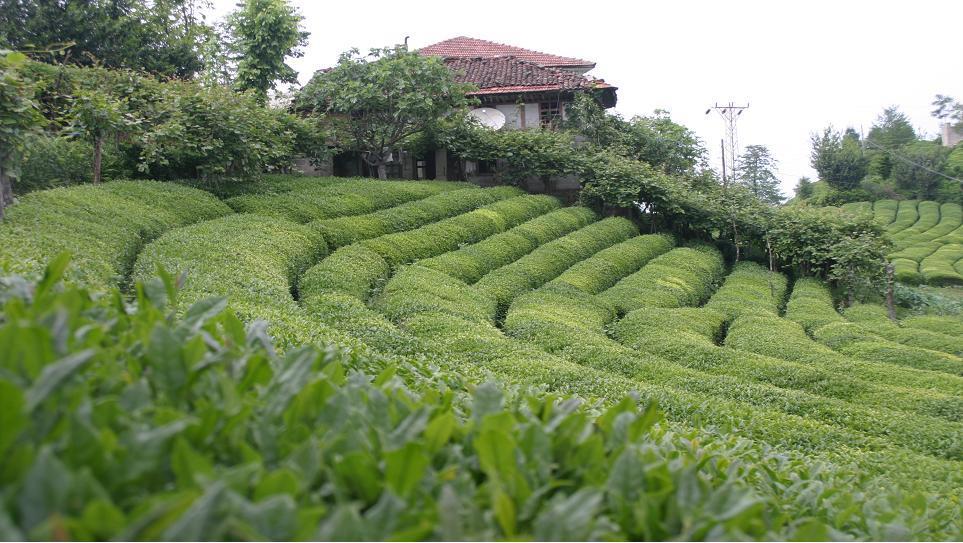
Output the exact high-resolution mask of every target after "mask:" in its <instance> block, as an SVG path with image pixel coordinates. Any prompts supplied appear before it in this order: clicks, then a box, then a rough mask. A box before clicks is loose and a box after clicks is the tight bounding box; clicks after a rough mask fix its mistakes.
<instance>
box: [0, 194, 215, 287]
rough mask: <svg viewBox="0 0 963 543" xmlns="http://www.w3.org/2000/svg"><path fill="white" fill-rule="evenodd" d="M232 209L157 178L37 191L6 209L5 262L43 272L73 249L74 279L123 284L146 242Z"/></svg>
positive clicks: (0, 252) (1, 254)
mask: <svg viewBox="0 0 963 543" xmlns="http://www.w3.org/2000/svg"><path fill="white" fill-rule="evenodd" d="M230 211H231V210H230V208H228V207H227V206H226V205H224V204H223V203H221V202H219V201H218V200H217V199H216V198H214V197H213V196H212V195H210V194H208V193H206V192H203V191H200V190H197V189H192V188H188V187H183V186H180V185H176V184H173V183H159V182H156V181H114V182H110V183H103V184H100V185H84V186H77V187H69V188H59V189H51V190H46V191H40V192H33V193H30V194H27V195H25V196H23V197H22V198H21V199H20V201H19V202H18V203H17V204H15V205H13V206H11V207H10V208H9V209H7V213H8V215H7V218H6V220H4V221H3V223H2V224H0V268H2V269H3V270H4V271H5V272H8V273H11V272H12V273H19V274H25V275H28V276H30V277H37V276H39V274H40V273H41V272H42V271H43V269H44V267H45V266H46V264H47V262H49V261H50V260H51V259H53V258H54V257H55V256H56V255H57V254H59V253H61V252H63V251H69V252H70V253H71V254H72V255H73V262H74V265H73V266H71V268H70V269H69V270H68V272H67V278H68V280H70V281H76V282H79V283H83V284H86V285H89V286H90V287H92V288H96V289H103V288H106V287H108V286H112V285H118V284H121V283H123V281H124V280H125V277H126V275H127V273H128V272H129V270H130V267H131V265H132V264H133V263H134V259H135V258H136V257H137V252H138V251H139V250H140V248H141V247H142V246H143V244H144V243H145V242H147V241H149V240H151V239H153V238H156V237H157V236H159V235H161V234H162V233H164V232H165V231H167V230H170V229H171V228H176V227H178V226H183V225H186V224H190V223H194V222H198V221H204V220H208V219H213V218H215V217H220V216H222V215H226V214H228V213H230Z"/></svg>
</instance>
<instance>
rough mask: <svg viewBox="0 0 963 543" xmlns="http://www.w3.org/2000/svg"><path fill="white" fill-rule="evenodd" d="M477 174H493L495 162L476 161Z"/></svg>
mask: <svg viewBox="0 0 963 543" xmlns="http://www.w3.org/2000/svg"><path fill="white" fill-rule="evenodd" d="M478 173H480V174H493V173H495V161H494V160H479V161H478Z"/></svg>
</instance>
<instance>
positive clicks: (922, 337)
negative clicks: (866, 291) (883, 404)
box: [843, 304, 963, 356]
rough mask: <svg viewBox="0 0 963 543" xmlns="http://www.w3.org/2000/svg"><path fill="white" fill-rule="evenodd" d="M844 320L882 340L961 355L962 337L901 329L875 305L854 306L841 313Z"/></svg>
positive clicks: (962, 350) (879, 306) (881, 308)
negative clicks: (859, 326)
mask: <svg viewBox="0 0 963 543" xmlns="http://www.w3.org/2000/svg"><path fill="white" fill-rule="evenodd" d="M843 315H844V316H845V317H846V320H848V321H850V322H855V323H856V324H859V325H861V326H862V327H863V329H864V330H866V331H867V332H870V333H871V334H874V335H877V336H880V337H881V338H883V339H887V340H890V341H895V342H897V343H902V344H904V345H910V346H912V347H921V348H924V349H930V350H933V351H941V352H944V353H947V354H952V355H955V356H961V355H963V337H956V336H948V335H946V334H940V333H938V332H930V331H928V330H918V329H913V328H902V327H900V326H898V325H897V324H896V323H894V322H892V321H890V320H889V316H888V314H887V312H886V308H885V307H883V306H881V305H877V304H856V305H854V306H852V307H848V308H846V310H845V311H844V312H843Z"/></svg>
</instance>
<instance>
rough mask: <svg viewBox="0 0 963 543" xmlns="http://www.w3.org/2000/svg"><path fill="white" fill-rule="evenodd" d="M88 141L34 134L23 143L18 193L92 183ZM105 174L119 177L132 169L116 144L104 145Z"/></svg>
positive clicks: (114, 177) (127, 173)
mask: <svg viewBox="0 0 963 543" xmlns="http://www.w3.org/2000/svg"><path fill="white" fill-rule="evenodd" d="M93 154H94V151H93V148H92V145H91V144H90V143H89V142H86V141H83V140H78V139H69V138H61V137H53V136H46V135H38V136H33V137H30V138H28V139H27V141H26V143H25V144H24V150H23V161H22V164H21V167H20V176H19V177H17V178H16V179H15V180H14V183H13V191H14V193H16V194H18V195H22V194H25V193H28V192H33V191H36V190H44V189H52V188H56V187H65V186H69V185H80V184H82V183H89V182H90V181H91V178H92V175H93V164H92V158H91V157H92V156H93ZM102 167H103V178H104V179H107V180H109V179H120V178H124V177H130V176H131V174H132V173H133V172H132V171H131V170H130V169H129V168H128V167H127V164H126V163H125V162H124V157H123V156H122V155H121V154H120V153H119V152H118V150H117V148H116V146H113V145H106V146H104V149H103V165H102Z"/></svg>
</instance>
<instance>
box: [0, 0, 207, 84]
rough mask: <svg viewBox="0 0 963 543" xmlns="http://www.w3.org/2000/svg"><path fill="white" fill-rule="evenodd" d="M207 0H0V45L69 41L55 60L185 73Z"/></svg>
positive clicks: (195, 60)
mask: <svg viewBox="0 0 963 543" xmlns="http://www.w3.org/2000/svg"><path fill="white" fill-rule="evenodd" d="M207 5H208V2H207V0H152V1H149V2H143V1H135V0H32V1H22V0H0V45H2V44H6V46H7V47H11V48H13V49H21V50H33V49H47V48H49V47H51V46H55V45H58V44H69V45H71V46H70V47H69V48H68V49H67V51H66V54H65V56H64V57H63V58H62V59H61V60H66V61H67V62H68V63H72V64H80V65H86V66H89V65H95V64H100V65H103V66H105V67H109V68H132V69H139V70H145V71H147V72H150V73H154V74H157V75H162V76H168V77H178V78H190V77H193V76H194V74H196V73H197V72H198V71H199V70H200V69H201V67H202V63H201V59H200V57H199V50H200V45H201V44H202V43H203V41H204V40H205V39H206V36H207V35H208V33H209V32H210V31H211V27H210V26H208V25H207V24H205V22H204V19H203V16H202V15H201V11H202V10H203V8H205V7H207Z"/></svg>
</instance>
